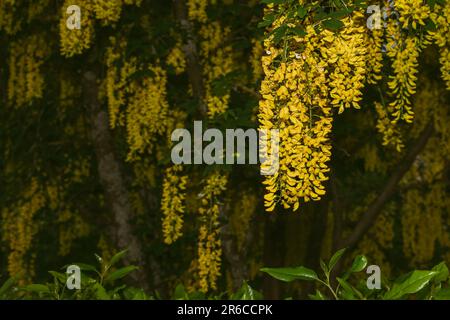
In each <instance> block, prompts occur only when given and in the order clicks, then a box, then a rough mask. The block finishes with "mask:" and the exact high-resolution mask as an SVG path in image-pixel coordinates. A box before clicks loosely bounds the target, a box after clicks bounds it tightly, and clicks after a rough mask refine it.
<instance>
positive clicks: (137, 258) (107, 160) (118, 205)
mask: <svg viewBox="0 0 450 320" xmlns="http://www.w3.org/2000/svg"><path fill="white" fill-rule="evenodd" d="M83 84H84V88H83V93H84V101H85V105H86V108H87V111H88V112H89V114H90V119H91V137H92V142H93V145H94V149H95V154H96V157H97V165H98V174H99V178H100V183H101V185H102V186H103V189H104V192H105V195H106V199H107V204H108V206H109V207H110V210H111V211H112V213H113V215H114V222H115V234H114V238H115V240H116V244H117V246H118V247H119V248H120V249H128V253H127V255H126V257H125V262H126V263H127V264H137V265H138V266H139V267H140V269H139V270H138V271H136V272H134V273H132V274H131V278H132V279H133V280H134V282H136V283H137V284H138V285H139V287H142V288H144V289H148V281H147V275H146V273H145V268H144V265H145V259H144V257H143V254H142V249H141V245H140V243H139V240H138V238H137V237H136V235H135V234H134V233H133V230H132V227H131V223H130V220H131V218H132V217H133V210H132V207H131V204H130V199H129V196H128V191H127V189H126V186H125V183H124V178H123V176H122V172H121V168H120V162H119V161H118V159H117V157H116V155H115V153H114V143H113V139H112V136H111V132H110V131H109V121H108V114H107V112H106V111H105V110H103V109H102V108H101V105H100V102H99V101H98V85H97V75H96V74H95V73H94V72H93V71H87V72H85V73H84V79H83Z"/></svg>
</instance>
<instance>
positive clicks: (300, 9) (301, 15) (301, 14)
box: [297, 6, 308, 19]
mask: <svg viewBox="0 0 450 320" xmlns="http://www.w3.org/2000/svg"><path fill="white" fill-rule="evenodd" d="M307 14H308V11H307V10H306V9H305V8H304V7H302V6H299V7H298V8H297V16H298V17H299V18H300V19H303V18H304V17H306V15H307Z"/></svg>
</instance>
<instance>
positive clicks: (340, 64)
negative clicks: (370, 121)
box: [320, 14, 380, 113]
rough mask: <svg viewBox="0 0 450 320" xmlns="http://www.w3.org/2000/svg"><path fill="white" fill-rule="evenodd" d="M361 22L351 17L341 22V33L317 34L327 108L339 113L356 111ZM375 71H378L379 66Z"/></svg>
mask: <svg viewBox="0 0 450 320" xmlns="http://www.w3.org/2000/svg"><path fill="white" fill-rule="evenodd" d="M361 20H362V19H361V16H360V15H359V14H358V15H357V14H355V15H353V16H352V17H349V18H346V19H345V20H344V24H345V26H344V27H343V28H342V31H340V32H338V33H336V34H333V33H332V32H331V31H328V30H325V31H323V32H322V34H321V35H322V39H321V46H320V50H321V53H322V55H323V57H324V59H325V61H328V68H329V75H328V77H327V78H328V85H329V86H330V89H331V90H330V96H331V98H332V100H331V104H332V105H333V106H334V107H337V108H339V113H342V112H343V111H344V110H345V109H346V108H350V107H354V108H357V109H359V108H360V107H359V102H360V101H361V99H362V92H361V90H362V89H363V87H364V82H365V77H366V56H367V49H366V43H365V41H364V40H365V37H366V33H367V30H366V29H365V26H364V25H363V24H362V23H360V21H361ZM378 59H379V57H378ZM375 67H376V68H378V69H379V68H380V65H379V64H376V65H375Z"/></svg>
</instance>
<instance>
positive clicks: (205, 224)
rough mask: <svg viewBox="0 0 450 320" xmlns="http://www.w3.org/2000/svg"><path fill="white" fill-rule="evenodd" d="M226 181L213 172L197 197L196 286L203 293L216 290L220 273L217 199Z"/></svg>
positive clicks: (220, 249)
mask: <svg viewBox="0 0 450 320" xmlns="http://www.w3.org/2000/svg"><path fill="white" fill-rule="evenodd" d="M227 181H228V179H227V177H226V176H224V175H221V174H220V173H219V172H215V173H213V174H211V175H210V176H209V177H208V178H207V179H206V181H205V186H204V188H203V190H202V191H201V193H200V195H199V197H200V201H201V206H200V208H199V210H198V213H199V220H200V223H201V224H200V228H199V233H198V262H197V270H198V279H199V283H198V286H199V289H200V290H201V291H203V292H207V291H208V290H215V289H217V279H218V277H219V276H220V273H221V272H220V267H221V256H222V248H221V241H220V238H219V232H220V224H219V214H220V202H219V198H220V197H221V196H222V193H223V192H224V190H226V185H227Z"/></svg>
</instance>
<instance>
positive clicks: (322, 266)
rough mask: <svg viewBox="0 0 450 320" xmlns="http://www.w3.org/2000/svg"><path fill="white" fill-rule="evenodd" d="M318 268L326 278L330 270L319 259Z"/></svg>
mask: <svg viewBox="0 0 450 320" xmlns="http://www.w3.org/2000/svg"><path fill="white" fill-rule="evenodd" d="M320 268H322V270H323V273H325V275H327V276H328V275H329V274H330V270H329V269H328V266H327V264H326V263H325V261H323V260H322V259H320Z"/></svg>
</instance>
